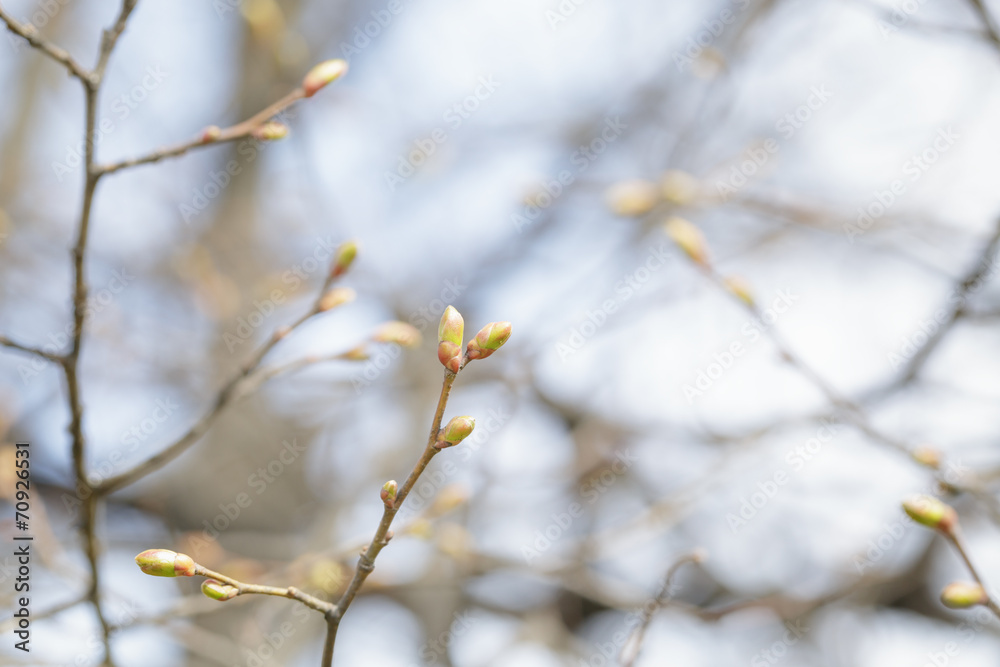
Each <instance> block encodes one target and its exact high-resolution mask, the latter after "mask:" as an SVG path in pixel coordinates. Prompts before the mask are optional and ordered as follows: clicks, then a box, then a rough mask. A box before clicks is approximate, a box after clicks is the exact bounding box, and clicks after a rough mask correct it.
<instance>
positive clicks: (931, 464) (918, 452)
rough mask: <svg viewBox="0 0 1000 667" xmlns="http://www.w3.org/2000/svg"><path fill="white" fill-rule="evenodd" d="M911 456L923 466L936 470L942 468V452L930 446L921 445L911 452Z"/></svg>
mask: <svg viewBox="0 0 1000 667" xmlns="http://www.w3.org/2000/svg"><path fill="white" fill-rule="evenodd" d="M910 456H912V457H913V460H914V461H916V462H917V463H919V464H920V465H922V466H927V467H928V468H934V469H937V468H939V467H941V452H939V451H938V450H937V449H935V448H933V447H931V446H930V445H920V446H919V447H917V448H916V449H914V450H913V451H912V452H910Z"/></svg>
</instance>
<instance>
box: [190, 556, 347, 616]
mask: <svg viewBox="0 0 1000 667" xmlns="http://www.w3.org/2000/svg"><path fill="white" fill-rule="evenodd" d="M194 573H195V575H196V576H199V577H208V578H210V579H215V580H216V581H221V582H222V583H224V584H229V585H230V586H232V587H233V588H235V589H236V590H237V591H239V592H238V593H237V595H274V596H276V597H282V598H288V599H289V600H297V601H299V602H301V603H302V604H304V605H305V606H307V607H309V608H310V609H315V610H316V611H318V612H320V613H322V614H328V613H329V612H330V611H331V610H333V608H334V606H333V605H332V604H331V603H329V602H327V601H325V600H321V599H319V598H318V597H314V596H312V595H309V594H308V593H304V592H302V591H300V590H299V589H297V588H295V587H294V586H289V587H287V588H278V587H276V586H261V585H259V584H247V583H244V582H242V581H239V580H237V579H233V578H232V577H227V576H226V575H224V574H220V573H219V572H215V571H213V570H209V569H208V568H207V567H202V566H201V565H195V569H194Z"/></svg>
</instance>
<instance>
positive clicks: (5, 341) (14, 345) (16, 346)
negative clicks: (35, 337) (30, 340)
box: [0, 336, 65, 366]
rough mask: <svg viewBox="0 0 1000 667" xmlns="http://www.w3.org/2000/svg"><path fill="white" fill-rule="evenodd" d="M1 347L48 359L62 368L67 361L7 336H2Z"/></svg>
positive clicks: (0, 338) (0, 337)
mask: <svg viewBox="0 0 1000 667" xmlns="http://www.w3.org/2000/svg"><path fill="white" fill-rule="evenodd" d="M0 346H3V347H9V348H11V349H12V350H18V351H20V352H25V353H27V354H33V355H35V356H36V357H41V358H42V359H46V360H48V361H52V362H55V363H57V364H59V365H60V366H61V365H62V364H63V363H64V361H65V359H64V358H63V357H61V356H59V355H58V354H53V353H51V352H46V351H45V350H43V349H41V348H38V347H32V346H31V345H25V344H23V343H18V342H17V341H15V340H11V339H10V338H7V337H6V336H0Z"/></svg>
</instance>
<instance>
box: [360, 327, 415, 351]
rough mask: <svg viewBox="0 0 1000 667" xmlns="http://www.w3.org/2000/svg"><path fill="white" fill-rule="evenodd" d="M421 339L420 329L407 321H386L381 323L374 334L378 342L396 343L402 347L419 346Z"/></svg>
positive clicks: (374, 339)
mask: <svg viewBox="0 0 1000 667" xmlns="http://www.w3.org/2000/svg"><path fill="white" fill-rule="evenodd" d="M420 339H421V336H420V331H419V330H418V329H417V328H416V327H415V326H413V325H412V324H407V323H406V322H386V323H385V324H382V325H379V327H378V329H376V330H375V333H374V334H373V335H372V340H373V341H375V342H376V343H395V344H396V345H399V346H400V347H417V346H418V345H420Z"/></svg>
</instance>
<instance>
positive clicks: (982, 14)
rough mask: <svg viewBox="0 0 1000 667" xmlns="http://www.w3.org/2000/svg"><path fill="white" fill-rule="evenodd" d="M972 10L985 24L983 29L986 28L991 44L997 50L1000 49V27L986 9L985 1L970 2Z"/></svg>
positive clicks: (970, 0) (974, 0)
mask: <svg viewBox="0 0 1000 667" xmlns="http://www.w3.org/2000/svg"><path fill="white" fill-rule="evenodd" d="M969 3H970V4H971V5H972V8H973V9H974V10H975V12H976V13H977V14H978V15H979V18H980V19H981V20H982V22H983V27H985V28H986V34H987V35H988V36H989V40H990V42H991V43H992V44H993V46H995V47H996V48H998V49H1000V25H998V24H997V22H996V19H994V18H993V15H992V14H990V11H989V10H988V9H986V5H985V4H984V3H983V0H969Z"/></svg>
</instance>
